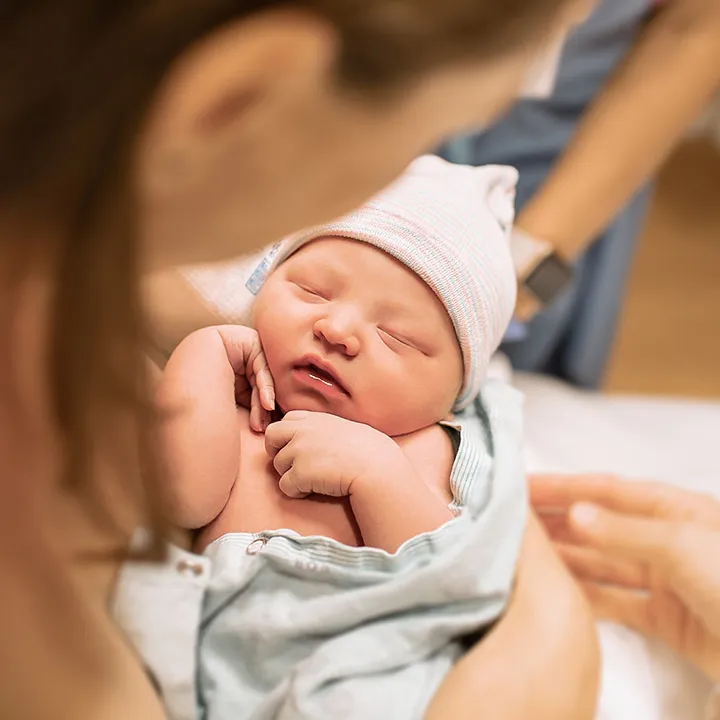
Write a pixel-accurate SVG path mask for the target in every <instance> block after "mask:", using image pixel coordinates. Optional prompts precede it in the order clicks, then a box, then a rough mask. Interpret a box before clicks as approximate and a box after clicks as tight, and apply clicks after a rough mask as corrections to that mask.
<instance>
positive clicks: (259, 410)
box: [250, 387, 270, 433]
mask: <svg viewBox="0 0 720 720" xmlns="http://www.w3.org/2000/svg"><path fill="white" fill-rule="evenodd" d="M269 424H270V413H269V412H268V411H267V410H265V408H263V406H262V405H261V404H260V396H259V393H258V389H257V387H254V388H253V389H252V395H251V396H250V428H251V429H252V430H254V431H255V432H258V433H262V432H265V430H266V428H267V426H268V425H269Z"/></svg>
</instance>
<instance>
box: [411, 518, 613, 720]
mask: <svg viewBox="0 0 720 720" xmlns="http://www.w3.org/2000/svg"><path fill="white" fill-rule="evenodd" d="M599 667H600V658H599V650H598V644H597V635H596V632H595V627H594V622H593V619H592V615H591V613H590V609H589V607H588V606H587V603H586V602H585V600H584V598H583V596H582V594H581V593H580V590H579V588H578V587H577V586H576V585H575V583H574V582H573V581H572V579H571V578H570V576H569V575H568V573H567V571H566V570H565V568H564V567H563V565H562V563H561V561H560V560H559V558H558V557H557V555H556V554H555V553H554V551H553V549H552V547H551V545H550V543H549V541H548V539H547V537H546V536H545V534H544V532H543V531H542V530H541V529H540V527H539V524H538V522H537V520H536V519H535V517H534V516H533V515H532V513H531V515H530V518H529V521H528V528H527V531H526V535H525V539H524V542H523V547H522V551H521V555H520V561H519V564H518V575H517V582H516V587H515V590H514V592H513V596H512V598H511V600H510V604H509V607H508V609H507V612H506V613H505V615H504V616H503V617H502V618H501V619H500V621H499V622H498V623H497V625H496V626H495V627H494V628H493V630H492V631H491V632H490V633H489V634H488V635H487V636H486V637H485V639H483V640H482V641H481V642H480V643H478V644H477V645H476V646H475V647H474V648H473V649H472V650H471V651H470V652H469V653H468V654H467V655H465V657H464V658H463V659H462V660H460V662H459V663H457V665H455V667H454V668H453V669H452V670H451V672H450V673H449V675H448V676H447V677H446V678H445V680H444V682H443V684H442V685H441V686H440V689H439V690H438V692H437V693H436V694H435V697H434V698H433V700H432V702H431V704H430V707H429V708H428V711H427V714H426V716H425V720H448V718H452V720H466V719H467V720H477V719H478V718H488V719H489V720H528V718H532V720H592V718H593V717H594V716H595V706H596V701H597V692H598V684H599Z"/></svg>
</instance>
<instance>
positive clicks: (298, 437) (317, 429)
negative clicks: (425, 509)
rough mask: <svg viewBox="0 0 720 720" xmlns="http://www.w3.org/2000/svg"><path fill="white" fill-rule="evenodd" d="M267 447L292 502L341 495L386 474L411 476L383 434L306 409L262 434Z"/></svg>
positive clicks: (409, 468) (409, 467)
mask: <svg viewBox="0 0 720 720" xmlns="http://www.w3.org/2000/svg"><path fill="white" fill-rule="evenodd" d="M265 449H266V450H267V453H268V455H269V456H270V458H271V459H272V461H273V465H274V467H275V470H277V472H278V474H279V475H280V489H281V490H282V491H283V493H285V495H287V496H288V497H292V498H302V497H306V496H307V495H311V494H313V493H317V494H320V495H328V496H332V497H341V496H346V495H350V494H352V493H353V492H354V491H355V489H356V487H357V485H358V484H360V483H365V482H368V481H371V480H376V479H381V480H382V479H384V478H385V477H386V476H387V474H388V473H392V474H395V473H397V472H405V473H407V474H414V470H413V468H412V465H411V464H410V461H409V460H408V459H407V458H406V457H405V455H404V454H403V452H402V450H401V449H400V448H399V447H398V446H397V444H396V443H395V442H394V441H393V440H392V439H391V438H389V437H388V436H387V435H385V434H383V433H381V432H379V431H377V430H375V429H374V428H372V427H370V426H369V425H363V424H362V423H357V422H353V421H351V420H346V419H345V418H341V417H338V416H336V415H329V414H327V413H321V412H311V411H309V410H293V411H292V412H289V413H287V415H285V417H284V418H283V419H282V420H280V421H279V422H276V423H273V424H272V425H270V426H269V427H268V428H267V430H266V431H265Z"/></svg>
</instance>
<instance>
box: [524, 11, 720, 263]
mask: <svg viewBox="0 0 720 720" xmlns="http://www.w3.org/2000/svg"><path fill="white" fill-rule="evenodd" d="M718 87H720V2H716V0H667V2H665V3H664V7H663V9H662V10H661V11H659V12H658V14H657V16H656V17H655V18H654V19H653V20H652V21H651V22H650V23H649V25H648V27H647V28H646V29H645V31H644V32H643V33H642V34H641V36H640V37H639V38H638V40H637V42H636V44H635V45H634V47H633V48H632V49H631V50H630V52H629V53H628V55H627V57H626V58H625V60H624V61H623V63H622V64H621V66H620V67H619V68H618V70H617V71H616V72H615V74H614V75H613V76H612V77H611V79H610V81H609V82H608V83H607V85H606V86H605V88H604V89H603V90H602V91H601V92H600V93H599V94H598V96H597V97H596V99H595V100H594V101H593V103H592V104H591V106H590V107H589V108H588V110H587V111H586V113H585V115H584V117H583V118H582V119H581V121H580V123H579V126H578V128H577V131H576V133H575V135H574V137H573V139H572V140H571V142H570V143H569V145H568V147H567V149H566V150H565V152H564V153H563V155H562V157H561V158H560V160H559V161H558V162H557V164H556V165H555V167H554V168H553V170H552V171H551V172H550V174H549V175H548V177H547V179H546V180H545V182H544V184H543V185H542V186H541V188H540V189H539V190H538V192H537V193H536V194H535V196H534V197H533V198H532V199H531V200H530V202H529V203H528V204H527V205H526V207H525V208H524V209H523V211H522V212H521V213H520V214H519V216H518V219H517V225H518V227H520V228H522V229H523V230H525V231H527V232H528V233H530V234H531V235H534V236H536V237H540V238H543V239H546V240H549V241H550V242H551V243H552V244H553V245H554V246H555V248H556V249H557V250H558V251H559V252H560V253H561V254H564V255H566V256H568V257H569V258H572V257H573V256H574V255H576V254H578V253H579V252H581V251H582V250H583V249H584V247H585V245H586V244H587V243H588V242H590V241H591V240H592V239H593V238H594V237H596V236H597V234H598V233H599V232H601V231H602V230H603V229H604V228H605V227H606V226H607V225H608V224H609V223H610V222H611V220H612V219H613V217H614V216H615V215H616V213H617V212H619V210H620V209H621V208H622V207H623V206H624V205H625V204H626V203H627V201H628V200H629V199H630V198H631V197H632V195H633V194H634V193H635V192H636V191H637V190H638V189H639V188H640V187H641V186H642V185H643V183H645V182H646V181H647V180H648V179H649V178H650V177H651V176H652V175H653V174H654V173H655V172H656V170H657V169H658V168H659V166H660V164H661V163H662V162H663V160H664V159H665V158H666V157H667V155H668V154H669V152H670V151H671V150H672V148H673V147H674V145H675V144H676V143H677V141H678V140H679V138H680V137H681V136H682V134H683V132H684V131H685V129H686V128H687V127H688V126H689V124H690V123H691V122H692V121H693V120H694V119H695V117H697V115H698V114H699V113H700V112H701V111H702V109H703V107H704V106H705V105H706V103H707V102H708V100H709V99H710V98H711V97H712V96H713V94H714V92H715V91H716V90H717V89H718Z"/></svg>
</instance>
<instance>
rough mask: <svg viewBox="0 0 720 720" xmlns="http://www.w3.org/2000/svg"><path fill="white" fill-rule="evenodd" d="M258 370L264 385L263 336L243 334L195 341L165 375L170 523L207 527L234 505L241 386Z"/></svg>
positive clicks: (235, 329)
mask: <svg viewBox="0 0 720 720" xmlns="http://www.w3.org/2000/svg"><path fill="white" fill-rule="evenodd" d="M253 367H255V369H256V375H257V376H258V377H260V376H261V375H263V374H264V373H267V376H266V378H265V380H266V381H267V378H269V373H268V372H267V368H266V366H265V363H264V356H263V355H262V351H261V350H260V345H259V341H258V339H257V333H256V332H255V331H254V330H251V329H250V328H245V327H239V326H220V327H212V328H205V329H203V330H198V331H196V332H194V333H192V334H191V335H189V336H188V337H187V338H185V340H183V341H182V343H180V345H179V346H178V348H177V349H176V350H175V352H174V353H173V354H172V356H171V357H170V360H169V361H168V363H167V365H166V367H165V372H164V373H163V377H162V379H161V381H160V384H159V386H158V393H157V399H158V405H159V408H160V411H161V412H162V413H163V414H164V416H165V417H164V419H163V422H162V425H161V448H162V457H163V461H164V464H165V469H166V476H167V487H166V493H165V496H166V499H167V506H168V512H169V519H170V520H171V522H173V523H175V524H177V525H180V526H181V527H184V528H200V527H203V526H205V525H207V524H208V523H209V522H211V521H212V520H214V519H215V518H216V517H217V516H218V515H219V514H220V512H221V511H222V510H223V508H224V507H225V505H226V503H227V501H228V498H229V496H230V491H231V489H232V486H233V484H234V482H235V479H236V476H237V472H238V467H239V457H240V416H239V414H238V412H237V406H236V397H238V395H237V392H238V385H239V384H242V380H241V381H240V383H239V382H238V376H240V378H242V376H243V375H245V376H246V377H247V369H248V368H250V372H253V370H252V368H253ZM247 388H248V389H249V383H248V384H247ZM248 394H249V393H248ZM238 399H239V398H238ZM247 400H248V402H249V398H247ZM263 404H265V405H268V404H270V402H269V401H268V402H264V403H263ZM254 412H255V413H258V412H259V411H258V410H254ZM256 417H257V415H256Z"/></svg>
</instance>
